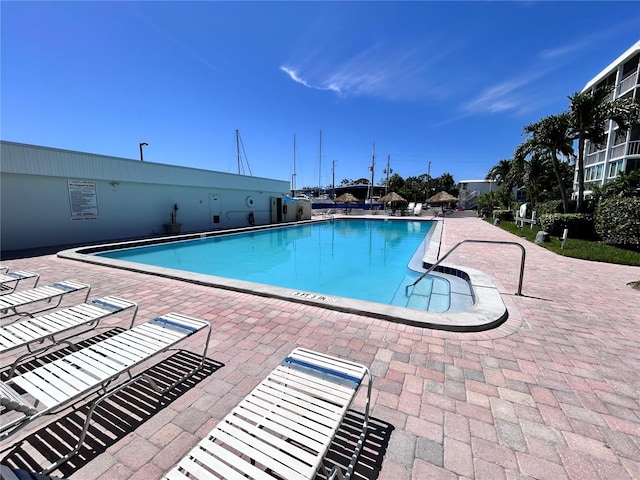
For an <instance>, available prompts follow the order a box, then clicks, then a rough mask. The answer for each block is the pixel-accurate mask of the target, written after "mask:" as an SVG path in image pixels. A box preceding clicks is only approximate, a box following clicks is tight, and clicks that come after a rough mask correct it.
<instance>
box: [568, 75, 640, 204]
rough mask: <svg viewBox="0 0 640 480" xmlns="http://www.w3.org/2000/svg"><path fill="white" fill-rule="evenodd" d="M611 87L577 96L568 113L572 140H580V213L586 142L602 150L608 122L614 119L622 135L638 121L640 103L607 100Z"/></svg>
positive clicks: (572, 101)
mask: <svg viewBox="0 0 640 480" xmlns="http://www.w3.org/2000/svg"><path fill="white" fill-rule="evenodd" d="M611 91H612V87H601V88H598V89H597V90H595V91H594V92H583V93H574V94H573V95H571V96H570V97H569V101H570V102H571V105H570V109H569V112H568V115H569V119H570V122H571V131H570V133H569V137H570V138H571V140H578V160H577V169H578V199H577V205H576V210H577V211H581V209H582V203H583V200H584V147H585V143H586V141H587V140H589V141H590V142H592V143H593V144H594V145H596V146H598V147H601V146H602V145H603V144H604V142H605V141H606V139H607V131H606V125H607V121H609V120H613V121H614V122H616V124H617V125H618V131H619V132H620V133H621V134H624V133H626V131H627V130H628V128H629V126H630V124H632V123H637V122H638V115H639V114H640V103H638V101H637V100H635V99H633V98H631V97H624V98H617V99H615V100H611V101H609V100H607V99H608V98H609V96H610V94H611Z"/></svg>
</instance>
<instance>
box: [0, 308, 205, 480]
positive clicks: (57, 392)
mask: <svg viewBox="0 0 640 480" xmlns="http://www.w3.org/2000/svg"><path fill="white" fill-rule="evenodd" d="M205 329H206V330H207V332H208V333H207V339H206V342H205V345H204V348H203V351H202V356H201V358H200V361H199V362H198V364H197V365H196V366H195V367H194V368H193V369H191V370H190V371H188V372H186V373H185V374H183V375H182V376H181V377H180V378H179V379H177V380H175V381H174V382H172V383H171V384H170V385H168V386H166V387H164V388H161V387H160V386H159V385H158V384H157V383H156V382H155V381H154V380H153V379H151V378H150V377H148V376H147V375H146V374H145V373H142V374H141V375H136V376H134V375H133V369H134V368H135V367H137V366H139V365H141V364H143V363H145V362H147V361H149V360H151V359H152V358H155V357H157V355H159V354H161V353H163V352H165V351H167V350H169V349H170V348H172V347H174V346H175V345H176V344H177V343H179V342H181V341H182V340H185V339H186V338H188V337H190V336H191V335H193V334H195V333H197V332H199V331H201V330H205ZM210 337H211V325H210V324H209V322H207V321H204V320H200V319H196V318H192V317H188V316H186V315H182V314H179V313H169V314H166V315H162V316H160V317H158V318H155V319H153V320H151V321H148V322H145V323H143V324H140V325H137V326H135V327H133V328H132V329H130V330H126V331H124V332H121V333H118V334H117V335H114V336H113V337H110V338H108V339H106V340H102V341H100V342H97V343H95V344H93V345H90V346H88V347H85V348H83V349H81V350H78V351H76V352H73V353H70V354H68V355H66V356H64V357H62V358H59V359H58V360H55V361H53V362H51V363H48V364H46V365H43V366H41V367H38V368H36V369H35V370H32V371H30V372H27V373H24V374H21V375H17V376H15V377H13V378H12V379H10V380H8V381H7V382H0V404H1V405H2V406H3V407H5V409H4V410H3V412H2V413H3V416H5V414H6V415H7V416H12V417H14V418H11V419H8V421H5V419H2V420H3V421H2V422H0V439H3V438H5V437H8V436H10V435H13V434H14V433H16V432H17V431H19V430H20V429H22V428H23V427H24V426H25V425H27V424H29V423H31V422H33V421H35V420H37V419H38V418H41V417H43V416H45V415H53V414H57V413H59V412H61V411H63V410H65V409H67V408H69V407H72V406H73V407H74V408H75V405H77V404H78V403H81V402H86V400H88V399H89V398H91V397H95V398H94V399H93V400H92V402H91V404H90V406H89V411H88V412H87V416H86V419H85V422H84V425H83V427H82V431H81V433H80V434H79V435H78V441H77V443H76V445H75V446H74V447H73V450H72V451H71V452H69V453H67V454H66V455H64V456H62V457H61V458H60V459H58V460H57V461H56V462H54V463H53V464H52V465H50V466H49V467H47V468H46V469H44V470H43V471H42V472H41V473H49V472H51V471H53V470H55V469H56V468H57V467H58V466H60V465H61V464H63V463H64V462H66V461H67V460H69V459H70V458H71V457H73V456H74V455H75V454H76V453H77V452H78V451H79V450H80V448H81V447H82V444H83V443H84V439H85V436H86V433H87V431H88V428H89V425H90V422H91V417H92V416H93V413H94V411H95V409H96V408H97V407H98V405H100V404H101V403H102V402H104V401H105V400H107V399H108V398H110V397H111V396H113V395H115V394H116V393H118V392H119V391H121V390H122V389H123V388H125V387H127V386H128V385H130V384H132V383H134V382H137V381H139V380H141V379H145V380H146V381H148V383H149V384H150V385H151V387H152V388H153V389H154V390H155V391H157V392H158V393H160V394H164V393H166V392H167V391H169V390H171V389H172V388H174V387H175V386H176V385H178V384H179V383H181V382H183V381H185V380H186V379H188V378H189V377H191V376H193V375H194V374H195V373H197V372H198V371H200V370H201V369H202V367H203V366H204V362H205V360H206V355H207V350H208V347H209V341H210ZM15 417H17V418H15Z"/></svg>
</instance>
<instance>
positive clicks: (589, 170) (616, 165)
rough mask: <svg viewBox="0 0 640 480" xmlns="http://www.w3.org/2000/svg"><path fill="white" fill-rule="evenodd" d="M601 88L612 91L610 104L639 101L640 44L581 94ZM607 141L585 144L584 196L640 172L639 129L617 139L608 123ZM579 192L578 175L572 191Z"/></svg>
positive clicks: (605, 70) (634, 46) (610, 123)
mask: <svg viewBox="0 0 640 480" xmlns="http://www.w3.org/2000/svg"><path fill="white" fill-rule="evenodd" d="M601 86H610V87H613V94H612V97H611V100H614V99H616V98H620V97H632V98H636V99H639V100H640V41H638V42H636V43H635V44H634V45H633V46H631V48H629V49H628V50H627V51H626V52H624V53H623V54H622V55H621V56H620V57H618V58H617V59H616V60H615V61H614V62H613V63H611V64H610V65H609V66H607V67H606V68H604V69H603V70H602V71H601V72H600V73H599V74H598V75H596V76H595V77H594V78H592V79H591V80H590V81H589V82H588V83H587V85H586V86H585V87H584V88H583V89H582V92H591V91H595V90H597V89H598V88H600V87H601ZM606 129H607V131H606V133H607V139H606V141H605V142H604V143H603V145H602V146H600V147H598V146H596V145H592V144H591V143H590V142H588V141H587V142H586V145H585V152H584V158H585V162H584V170H585V172H584V173H585V175H584V178H585V194H587V195H588V194H589V193H591V190H590V186H592V185H597V186H602V185H604V184H605V183H607V182H610V181H612V180H614V179H615V178H616V177H617V176H618V175H619V174H620V173H621V172H624V173H629V172H630V171H632V170H639V169H640V127H639V126H637V125H636V126H634V127H633V128H631V129H630V130H629V131H628V132H627V133H626V135H617V125H616V124H615V123H614V122H607V125H606ZM577 190H578V175H577V171H576V174H575V176H574V191H577Z"/></svg>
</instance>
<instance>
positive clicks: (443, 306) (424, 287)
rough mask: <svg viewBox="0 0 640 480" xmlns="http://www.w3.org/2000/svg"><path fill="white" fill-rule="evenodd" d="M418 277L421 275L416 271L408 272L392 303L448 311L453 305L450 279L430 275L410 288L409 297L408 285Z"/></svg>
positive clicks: (426, 309)
mask: <svg viewBox="0 0 640 480" xmlns="http://www.w3.org/2000/svg"><path fill="white" fill-rule="evenodd" d="M418 278H419V275H418V274H416V273H414V272H411V273H409V274H407V275H406V276H405V278H404V280H403V281H402V283H401V285H400V288H398V290H397V291H396V294H395V296H394V297H393V300H392V302H391V304H392V305H398V306H401V307H406V308H412V309H414V310H425V311H428V312H446V311H448V310H449V308H450V306H451V303H450V298H449V296H450V291H451V289H450V284H449V281H448V280H446V279H444V278H440V277H432V276H430V275H429V276H427V277H425V278H424V279H423V280H421V281H420V282H419V283H418V284H417V285H416V286H415V287H413V288H410V289H409V292H410V294H409V297H407V296H406V295H405V289H406V287H407V286H408V285H411V284H412V283H413V282H415V281H416V280H417V279H418Z"/></svg>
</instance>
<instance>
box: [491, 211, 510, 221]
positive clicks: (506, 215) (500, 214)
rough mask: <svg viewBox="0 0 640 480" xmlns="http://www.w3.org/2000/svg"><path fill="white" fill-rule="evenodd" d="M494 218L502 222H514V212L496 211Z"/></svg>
mask: <svg viewBox="0 0 640 480" xmlns="http://www.w3.org/2000/svg"><path fill="white" fill-rule="evenodd" d="M493 218H494V219H495V218H498V219H500V221H501V222H513V212H512V211H511V210H494V211H493Z"/></svg>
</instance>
